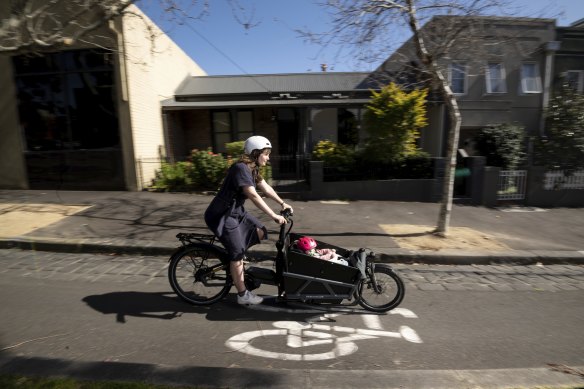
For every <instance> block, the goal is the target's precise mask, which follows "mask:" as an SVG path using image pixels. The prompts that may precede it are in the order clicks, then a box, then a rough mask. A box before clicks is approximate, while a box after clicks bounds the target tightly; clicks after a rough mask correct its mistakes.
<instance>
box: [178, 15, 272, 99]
mask: <svg viewBox="0 0 584 389" xmlns="http://www.w3.org/2000/svg"><path fill="white" fill-rule="evenodd" d="M184 24H185V25H186V26H187V27H188V28H189V29H190V30H191V31H192V32H194V33H195V34H197V35H198V36H199V37H200V38H201V39H203V40H204V41H205V42H207V44H208V45H209V46H211V47H212V48H214V49H215V50H217V52H218V53H219V54H221V55H222V56H223V57H225V58H226V59H227V60H228V61H229V62H231V63H232V64H233V65H234V66H235V67H236V68H238V69H239V70H240V71H241V72H243V73H244V74H246V75H248V76H251V75H250V74H249V73H248V72H246V71H245V69H243V68H242V67H241V66H239V64H238V63H237V62H235V61H234V60H233V59H231V57H229V56H228V55H227V54H225V53H224V52H223V51H222V50H221V49H220V48H218V47H217V46H215V45H214V44H213V42H211V41H210V40H209V39H207V37H205V36H204V35H203V34H201V33H200V32H199V31H197V29H196V28H194V27H193V26H191V25H190V24H189V23H187V22H185V23H184ZM251 79H252V80H253V81H254V82H255V83H256V84H258V85H259V86H260V87H262V88H263V89H265V90H266V91H267V92H269V93H271V92H272V91H271V90H270V89H269V88H268V87H266V86H265V85H264V84H262V83H261V82H260V81H259V80H257V79H256V77H253V76H251Z"/></svg>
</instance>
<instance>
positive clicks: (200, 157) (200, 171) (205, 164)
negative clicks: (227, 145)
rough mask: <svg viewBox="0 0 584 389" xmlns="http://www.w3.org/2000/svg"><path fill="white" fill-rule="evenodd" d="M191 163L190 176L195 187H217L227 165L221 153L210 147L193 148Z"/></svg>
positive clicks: (225, 171)
mask: <svg viewBox="0 0 584 389" xmlns="http://www.w3.org/2000/svg"><path fill="white" fill-rule="evenodd" d="M179 163H180V162H179ZM191 164H192V170H191V177H192V181H193V182H194V183H195V187H196V188H197V189H217V188H218V187H219V185H220V184H221V181H223V178H224V177H225V174H226V173H227V168H228V167H229V165H228V163H227V160H226V159H225V158H224V157H223V156H222V155H221V154H215V153H213V151H211V148H209V149H207V150H206V151H203V150H193V152H192V154H191Z"/></svg>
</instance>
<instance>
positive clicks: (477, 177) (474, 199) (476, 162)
mask: <svg viewBox="0 0 584 389" xmlns="http://www.w3.org/2000/svg"><path fill="white" fill-rule="evenodd" d="M486 164H487V158H486V157H481V156H476V157H468V168H469V169H470V183H469V185H470V188H469V189H470V197H471V204H473V205H480V204H481V202H482V197H483V185H484V184H485V183H484V179H483V177H484V172H485V166H486Z"/></svg>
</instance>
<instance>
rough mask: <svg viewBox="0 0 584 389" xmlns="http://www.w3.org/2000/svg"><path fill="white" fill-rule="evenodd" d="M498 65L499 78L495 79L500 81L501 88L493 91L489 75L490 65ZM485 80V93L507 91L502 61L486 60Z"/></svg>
mask: <svg viewBox="0 0 584 389" xmlns="http://www.w3.org/2000/svg"><path fill="white" fill-rule="evenodd" d="M492 65H498V66H499V69H500V70H499V75H500V79H498V80H497V81H498V82H499V83H500V86H501V90H498V91H495V90H493V83H492V81H493V79H492V77H491V66H492ZM485 81H486V86H487V93H489V94H503V93H507V74H506V72H505V65H504V64H503V62H488V63H487V64H486V66H485Z"/></svg>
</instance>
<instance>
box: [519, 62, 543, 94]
mask: <svg viewBox="0 0 584 389" xmlns="http://www.w3.org/2000/svg"><path fill="white" fill-rule="evenodd" d="M528 65H529V66H534V70H535V76H533V77H530V78H527V76H526V74H525V67H526V66H528ZM528 81H533V82H534V83H535V88H534V89H530V88H529V87H528ZM521 93H523V94H537V93H542V87H541V76H540V73H539V64H538V63H537V62H523V63H522V64H521Z"/></svg>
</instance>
